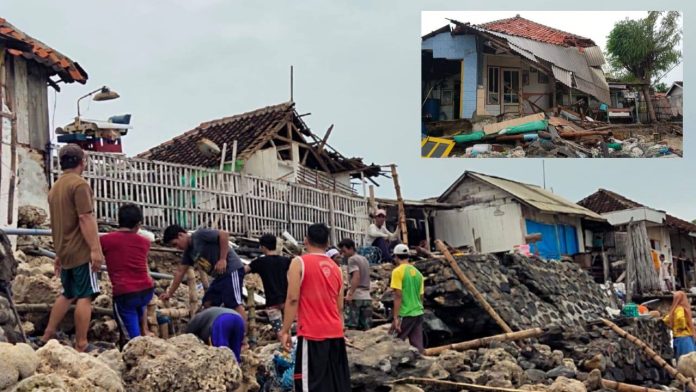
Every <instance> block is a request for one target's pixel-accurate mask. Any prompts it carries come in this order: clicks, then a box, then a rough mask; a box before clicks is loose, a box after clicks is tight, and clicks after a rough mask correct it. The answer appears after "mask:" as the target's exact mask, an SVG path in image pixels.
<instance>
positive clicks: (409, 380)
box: [392, 377, 541, 392]
mask: <svg viewBox="0 0 696 392" xmlns="http://www.w3.org/2000/svg"><path fill="white" fill-rule="evenodd" d="M392 383H394V384H421V385H441V386H449V387H458V388H462V389H465V390H469V391H486V392H488V391H501V392H522V391H525V390H523V389H514V388H500V387H487V386H485V385H478V384H467V383H464V382H454V381H445V380H436V379H434V378H422V377H406V378H400V379H398V380H394V381H392ZM525 392H541V391H534V390H531V391H530V390H526V391H525Z"/></svg>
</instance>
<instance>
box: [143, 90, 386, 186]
mask: <svg viewBox="0 0 696 392" xmlns="http://www.w3.org/2000/svg"><path fill="white" fill-rule="evenodd" d="M327 133H328V132H327ZM327 136H328V135H327ZM203 138H205V139H208V140H210V141H212V142H213V143H215V144H217V145H218V146H220V147H222V146H223V144H225V143H226V144H227V145H228V148H227V151H226V154H225V156H224V157H222V159H224V160H225V161H229V160H231V159H232V155H233V154H234V152H233V151H232V144H233V142H234V141H235V140H236V141H237V151H236V154H237V155H236V158H237V159H240V160H247V159H249V158H251V157H252V155H254V153H256V152H257V151H259V150H262V149H264V148H267V147H269V146H274V147H277V148H278V149H281V148H282V146H289V145H292V144H296V145H297V146H298V151H299V155H300V159H299V161H300V162H301V164H302V165H303V166H307V167H310V168H313V169H317V170H321V171H324V172H327V173H331V174H337V173H348V174H350V175H351V176H353V177H360V173H363V174H364V175H365V176H366V177H371V176H376V175H378V174H379V171H380V169H379V166H376V165H369V166H368V165H366V164H364V163H363V162H362V158H347V157H345V156H343V155H342V154H341V153H339V152H338V151H336V150H335V149H333V148H332V147H331V146H329V144H328V143H327V142H326V136H325V137H324V138H323V139H320V138H319V137H317V136H316V135H315V134H314V133H312V131H311V130H310V129H309V127H308V126H307V125H306V123H305V122H304V121H303V120H302V117H301V116H300V115H299V114H298V113H297V111H296V109H295V103H294V102H285V103H281V104H279V105H273V106H267V107H264V108H261V109H257V110H253V111H250V112H246V113H242V114H238V115H234V116H231V117H225V118H221V119H218V120H213V121H207V122H204V123H202V124H201V125H199V126H198V127H196V128H194V129H192V130H190V131H188V132H185V133H184V134H182V135H180V136H177V137H175V138H173V139H171V140H169V141H167V142H164V143H162V144H160V145H159V146H156V147H153V148H151V149H149V150H147V151H145V152H143V153H140V154H139V155H138V157H140V158H145V159H149V160H154V161H163V162H171V163H179V164H186V165H193V166H202V167H211V166H215V165H218V164H219V162H220V160H221V157H216V156H206V155H203V154H201V153H200V152H199V150H198V147H197V143H198V142H199V141H200V140H201V139H203Z"/></svg>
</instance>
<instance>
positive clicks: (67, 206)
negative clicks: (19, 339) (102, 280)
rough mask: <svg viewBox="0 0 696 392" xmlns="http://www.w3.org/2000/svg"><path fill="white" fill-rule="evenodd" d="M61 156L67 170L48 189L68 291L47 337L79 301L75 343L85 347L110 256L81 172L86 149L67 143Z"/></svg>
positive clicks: (59, 271)
mask: <svg viewBox="0 0 696 392" xmlns="http://www.w3.org/2000/svg"><path fill="white" fill-rule="evenodd" d="M58 157H59V159H60V167H61V169H62V170H63V174H62V175H61V176H60V178H59V179H58V181H56V183H55V184H54V185H53V187H52V188H51V191H50V192H49V193H48V204H49V208H50V212H51V231H52V234H53V246H54V248H55V250H56V260H55V266H54V271H55V275H56V276H59V275H60V281H61V284H62V285H63V293H62V294H61V295H60V296H59V297H58V298H57V299H56V302H55V303H54V304H53V308H52V309H51V316H50V318H49V321H48V326H47V327H46V330H45V332H44V334H43V336H42V337H41V342H42V343H46V342H47V341H48V340H49V339H51V338H53V337H54V336H55V333H56V329H57V328H58V324H60V322H61V321H62V320H63V318H64V317H65V314H66V313H67V312H68V310H69V309H70V305H71V304H72V303H73V302H77V303H76V306H75V349H76V350H77V351H85V350H86V349H87V346H88V342H87V330H88V329H89V322H90V319H91V317H92V298H93V297H95V296H96V295H97V294H99V278H98V276H97V272H98V271H99V269H100V268H101V265H102V263H103V260H104V255H103V254H102V250H101V245H100V243H99V234H98V227H97V220H96V217H95V216H94V213H93V212H94V211H93V202H92V189H91V188H90V186H89V184H88V183H87V181H85V179H84V178H82V176H81V174H82V172H83V171H84V169H85V153H84V151H82V149H81V148H80V147H79V146H78V145H76V144H68V145H65V146H63V147H62V148H61V149H60V151H59V153H58Z"/></svg>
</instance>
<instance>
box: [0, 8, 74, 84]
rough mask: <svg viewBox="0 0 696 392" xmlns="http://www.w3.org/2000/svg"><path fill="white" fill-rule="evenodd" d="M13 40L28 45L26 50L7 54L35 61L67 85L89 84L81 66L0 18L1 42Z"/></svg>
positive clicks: (12, 50)
mask: <svg viewBox="0 0 696 392" xmlns="http://www.w3.org/2000/svg"><path fill="white" fill-rule="evenodd" d="M3 39H13V40H16V41H19V42H23V43H25V44H26V47H25V48H24V49H17V48H8V49H7V52H8V53H10V54H11V55H13V56H17V57H20V56H21V57H24V58H25V59H28V60H32V61H35V62H36V63H38V64H40V65H42V66H44V67H45V68H47V69H48V70H49V76H50V75H56V74H57V75H58V76H60V78H61V79H62V80H63V81H64V82H66V83H72V82H79V83H82V84H85V83H86V82H87V72H85V70H84V69H82V67H80V65H79V64H78V63H76V62H74V61H72V60H70V58H68V57H67V56H65V55H63V54H61V53H59V52H58V51H56V50H55V49H53V48H51V47H49V46H48V45H46V44H44V43H43V42H41V41H39V40H37V39H35V38H32V37H30V36H29V35H27V34H25V33H23V32H22V31H21V30H19V29H17V28H16V27H14V26H13V25H12V24H10V22H8V21H7V20H5V19H3V18H0V41H2V40H3Z"/></svg>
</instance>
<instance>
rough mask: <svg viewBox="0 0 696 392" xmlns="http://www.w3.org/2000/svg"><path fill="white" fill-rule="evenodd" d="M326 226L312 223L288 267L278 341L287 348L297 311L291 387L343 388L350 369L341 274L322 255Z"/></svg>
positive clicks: (347, 385) (347, 388)
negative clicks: (301, 250)
mask: <svg viewBox="0 0 696 392" xmlns="http://www.w3.org/2000/svg"><path fill="white" fill-rule="evenodd" d="M328 244H329V228H328V227H327V226H326V225H325V224H323V223H315V224H313V225H311V226H309V228H308V229H307V235H306V236H305V239H304V245H305V249H306V251H307V253H306V254H304V255H302V256H300V257H295V258H294V259H293V260H292V262H291V263H290V269H289V270H288V293H287V298H286V300H285V317H284V319H283V328H282V329H281V331H280V334H279V336H280V341H281V343H282V345H283V346H284V347H285V349H287V350H288V351H290V350H291V349H292V341H291V339H290V328H291V327H292V323H293V321H295V316H297V351H296V353H295V373H294V379H295V390H296V391H327V392H331V391H334V392H343V391H345V392H348V391H350V390H351V387H350V371H349V370H348V355H347V354H346V342H345V339H344V337H343V318H342V315H343V278H342V276H341V269H340V268H339V267H338V266H337V265H336V263H334V261H333V260H331V259H330V258H329V257H328V256H326V254H325V253H324V252H325V251H326V248H327V246H328Z"/></svg>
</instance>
